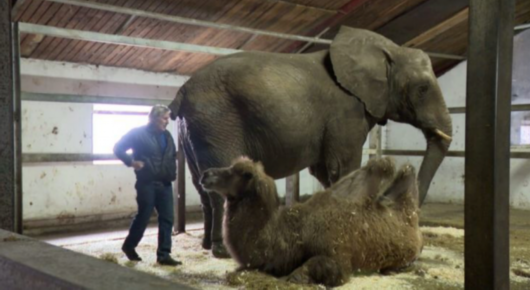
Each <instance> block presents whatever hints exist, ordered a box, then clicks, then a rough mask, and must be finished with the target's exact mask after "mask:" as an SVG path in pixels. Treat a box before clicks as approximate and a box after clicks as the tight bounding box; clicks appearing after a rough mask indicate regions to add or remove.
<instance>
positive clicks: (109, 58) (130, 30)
mask: <svg viewBox="0 0 530 290" xmlns="http://www.w3.org/2000/svg"><path fill="white" fill-rule="evenodd" d="M138 3H139V4H140V7H138V9H140V10H147V9H148V8H149V7H151V6H152V5H155V7H157V6H156V3H154V2H150V1H140V2H138ZM153 3H154V4H153ZM144 21H145V19H136V20H134V21H133V23H132V24H131V25H129V27H128V28H127V29H125V31H123V32H122V33H121V34H120V35H124V36H131V34H132V33H133V32H134V27H136V26H138V25H142V24H143V23H144ZM128 48H129V47H127V46H123V45H120V46H117V47H116V49H114V50H112V51H110V52H109V53H108V54H106V56H105V58H104V60H103V63H105V64H106V65H112V64H113V62H112V60H113V59H114V58H115V57H116V56H117V55H120V54H121V53H122V52H124V51H126V50H127V49H128Z"/></svg>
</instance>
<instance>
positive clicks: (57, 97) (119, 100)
mask: <svg viewBox="0 0 530 290" xmlns="http://www.w3.org/2000/svg"><path fill="white" fill-rule="evenodd" d="M22 101H36V102H59V103H85V104H116V105H139V106H153V105H156V104H169V103H170V102H171V101H172V100H170V99H167V100H164V99H140V98H126V97H102V96H87V95H64V94H43V93H26V92H23V93H22Z"/></svg>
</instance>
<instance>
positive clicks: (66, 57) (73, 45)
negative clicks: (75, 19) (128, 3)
mask: <svg viewBox="0 0 530 290" xmlns="http://www.w3.org/2000/svg"><path fill="white" fill-rule="evenodd" d="M103 2H104V3H105V2H108V0H103ZM113 14H114V13H109V12H106V11H102V10H98V11H96V12H95V14H94V16H93V17H92V18H91V19H90V20H88V21H86V24H85V26H84V27H83V28H82V30H87V31H94V32H101V28H102V27H103V25H104V24H105V23H106V22H107V21H108V20H109V18H110V17H111V16H112V15H113ZM90 44H91V42H86V41H81V40H74V41H72V42H70V44H69V45H68V47H66V48H65V52H64V53H62V54H61V55H60V56H59V58H58V59H57V60H60V61H69V62H75V59H77V55H78V54H79V53H80V52H81V50H82V48H83V47H85V46H88V45H90Z"/></svg>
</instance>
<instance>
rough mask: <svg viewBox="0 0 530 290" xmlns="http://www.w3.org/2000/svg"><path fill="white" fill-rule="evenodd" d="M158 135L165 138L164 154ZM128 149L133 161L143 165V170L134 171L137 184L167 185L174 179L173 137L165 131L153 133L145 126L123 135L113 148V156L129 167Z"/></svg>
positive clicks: (174, 155) (174, 154)
mask: <svg viewBox="0 0 530 290" xmlns="http://www.w3.org/2000/svg"><path fill="white" fill-rule="evenodd" d="M160 134H164V135H165V136H166V144H167V145H166V148H165V150H164V152H162V148H161V145H160V142H159V136H160ZM129 149H132V150H133V158H134V160H136V161H142V162H143V163H144V167H143V168H141V169H140V170H135V171H134V172H135V173H136V180H137V181H138V182H151V181H160V182H164V183H169V182H171V181H174V180H175V179H176V177H177V165H176V163H175V160H176V157H177V152H176V150H175V142H174V141H173V137H171V134H170V133H169V132H168V131H167V130H164V132H162V133H160V132H155V131H153V130H152V129H150V128H149V125H146V126H142V127H138V128H134V129H132V130H131V131H129V132H128V133H127V134H125V136H123V137H122V138H121V139H120V141H118V143H116V145H115V146H114V154H115V155H116V156H117V157H118V158H119V159H120V160H121V161H123V163H125V165H127V166H131V164H132V161H133V158H131V156H129V155H128V154H127V153H126V151H127V150H129Z"/></svg>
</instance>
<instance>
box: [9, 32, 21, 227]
mask: <svg viewBox="0 0 530 290" xmlns="http://www.w3.org/2000/svg"><path fill="white" fill-rule="evenodd" d="M11 33H12V34H11V35H12V39H13V41H12V45H13V98H14V101H13V114H14V116H13V119H14V123H13V124H14V132H15V209H14V210H15V232H17V233H19V234H22V229H23V221H22V219H23V216H22V192H23V191H22V94H21V88H20V37H19V36H20V34H19V31H18V22H15V23H12V25H11Z"/></svg>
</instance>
